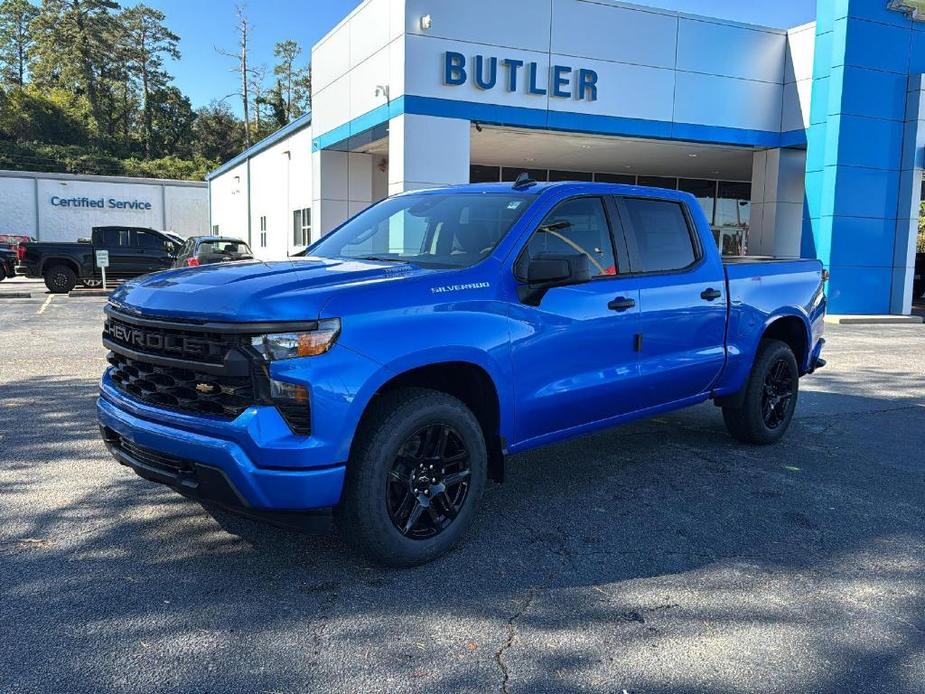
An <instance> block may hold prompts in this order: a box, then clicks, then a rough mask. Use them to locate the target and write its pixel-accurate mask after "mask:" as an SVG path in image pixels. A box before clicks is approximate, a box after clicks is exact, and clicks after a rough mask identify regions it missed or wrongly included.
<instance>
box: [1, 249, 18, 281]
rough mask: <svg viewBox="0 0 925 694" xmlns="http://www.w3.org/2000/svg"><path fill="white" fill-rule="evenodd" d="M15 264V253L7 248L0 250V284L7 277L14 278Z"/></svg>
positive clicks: (16, 259) (16, 258)
mask: <svg viewBox="0 0 925 694" xmlns="http://www.w3.org/2000/svg"><path fill="white" fill-rule="evenodd" d="M17 262H18V256H17V254H16V251H14V250H10V249H9V248H0V282H2V281H3V280H5V279H6V278H7V277H14V276H15V275H16V263H17Z"/></svg>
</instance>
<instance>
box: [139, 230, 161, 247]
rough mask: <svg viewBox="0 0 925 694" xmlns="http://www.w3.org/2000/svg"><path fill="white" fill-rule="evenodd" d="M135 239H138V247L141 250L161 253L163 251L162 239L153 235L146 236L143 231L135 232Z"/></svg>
mask: <svg viewBox="0 0 925 694" xmlns="http://www.w3.org/2000/svg"><path fill="white" fill-rule="evenodd" d="M135 235H136V238H137V239H138V241H137V243H138V247H139V248H143V249H144V250H146V251H162V250H164V239H162V238H161V237H160V236H156V235H154V234H148V233H145V232H144V231H136V232H135Z"/></svg>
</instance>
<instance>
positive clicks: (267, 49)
mask: <svg viewBox="0 0 925 694" xmlns="http://www.w3.org/2000/svg"><path fill="white" fill-rule="evenodd" d="M454 1H459V0H433V2H434V5H435V6H436V5H438V4H439V3H440V2H454ZM463 1H464V0H463ZM498 1H499V2H504V1H505V0H498ZM534 1H536V2H539V1H540V0H534ZM238 2H239V0H145V4H147V5H150V6H152V7H156V8H158V9H160V10H161V11H163V12H164V13H165V14H166V15H167V25H168V26H169V27H170V28H171V29H172V30H173V31H174V33H176V34H178V35H179V36H180V51H181V53H182V58H181V60H180V61H178V62H174V63H172V64H170V65H169V69H170V71H171V73H172V74H173V75H174V77H175V83H176V85H177V86H178V87H179V88H180V89H181V90H182V91H183V92H184V93H185V94H187V95H188V96H189V97H190V99H191V100H192V102H193V106H194V107H196V108H198V107H199V106H205V105H207V104H208V103H209V102H210V101H212V100H221V99H226V103H227V104H228V105H229V106H230V107H232V108H233V109H234V110H235V112H237V113H239V114H240V110H241V106H240V98H239V97H237V96H229V95H232V94H236V93H237V92H238V90H239V87H238V82H237V81H238V78H237V76H236V75H235V74H234V73H232V72H231V71H230V68H232V67H233V66H234V61H233V60H232V59H231V58H227V57H225V56H222V55H220V54H219V53H218V52H217V51H216V48H220V49H223V50H227V51H230V52H235V51H237V50H238V46H237V41H238V39H237V36H236V33H235V21H236V20H235V12H234V9H235V5H236V4H238ZM636 2H637V4H642V5H650V6H654V7H662V8H665V9H671V10H678V11H680V12H688V13H691V14H703V15H709V16H714V17H722V18H724V19H730V20H734V21H739V22H747V23H751V24H763V25H767V26H774V27H782V28H784V27H793V26H797V25H799V24H804V23H806V22H808V21H812V19H813V18H814V17H815V14H816V0H773V1H771V2H767V1H766V0H636ZM122 4H123V5H132V4H134V2H132V0H123V2H122ZM358 4H359V0H251V2H250V3H248V4H247V14H248V17H249V19H250V23H251V25H252V35H251V62H252V63H254V64H256V65H261V64H264V65H266V66H267V74H268V79H269V76H270V75H272V69H273V62H274V59H273V46H274V44H276V42H278V41H284V40H286V39H292V40H294V41H296V42H298V43H299V44H300V45H301V46H302V47H303V50H304V56H303V58H302V59H303V61H304V62H305V63H307V62H308V57H309V52H310V49H311V46H312V44H314V43H315V42H316V41H318V39H320V38H321V37H322V36H324V35H325V34H326V33H327V32H328V31H329V30H330V29H331V28H332V27H333V26H334V25H335V24H337V23H338V22H339V21H340V20H341V19H343V18H344V17H345V16H346V15H347V14H348V13H349V12H350V10H352V9H353V8H354V7H355V6H356V5H358Z"/></svg>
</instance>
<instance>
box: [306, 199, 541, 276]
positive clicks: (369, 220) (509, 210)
mask: <svg viewBox="0 0 925 694" xmlns="http://www.w3.org/2000/svg"><path fill="white" fill-rule="evenodd" d="M531 197H532V196H530V195H524V194H520V193H447V194H439V193H431V194H417V195H400V196H398V197H395V198H389V199H388V200H384V201H382V202H380V203H379V204H377V205H373V206H372V207H370V208H369V209H367V210H365V211H364V212H361V213H360V214H358V215H357V216H356V217H354V218H353V219H351V220H349V221H348V222H346V223H345V224H344V225H343V226H341V227H340V228H339V229H337V230H336V231H334V232H333V233H331V234H330V235H328V236H326V237H324V238H323V239H321V240H320V241H318V242H317V243H316V244H315V245H313V246H311V247H310V248H309V249H308V250H307V251H306V253H305V255H307V256H316V257H322V258H351V259H364V260H385V261H391V260H394V261H396V262H411V263H416V264H419V265H423V266H426V267H446V268H462V267H468V266H470V265H473V264H475V263H477V262H478V261H480V260H482V259H483V258H485V257H486V256H487V255H488V254H489V253H491V252H492V250H494V248H495V246H497V245H498V242H499V241H501V239H502V238H504V235H505V234H506V233H507V232H508V230H510V228H511V226H512V225H513V224H514V222H515V221H517V219H518V218H519V217H520V215H521V214H523V212H524V210H526V209H527V207H529V204H530V198H531Z"/></svg>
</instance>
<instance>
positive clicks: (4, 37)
mask: <svg viewBox="0 0 925 694" xmlns="http://www.w3.org/2000/svg"><path fill="white" fill-rule="evenodd" d="M179 43H180V37H179V36H177V35H176V34H174V33H173V32H172V31H170V29H169V28H168V26H167V18H166V16H165V15H164V13H163V12H161V11H160V10H157V9H154V8H151V7H148V6H147V5H144V4H136V5H132V6H130V7H125V8H123V7H121V6H120V5H119V4H118V3H117V2H116V1H115V0H40V1H39V0H0V168H6V169H19V170H27V169H28V170H39V171H56V172H67V173H87V174H115V175H129V176H154V177H157V178H197V179H201V178H202V177H203V176H204V175H205V174H206V173H207V172H208V171H209V170H211V169H212V168H214V167H215V166H217V165H218V164H219V163H221V162H222V161H227V160H228V159H230V158H231V157H233V156H235V155H236V154H238V153H239V152H240V151H241V150H242V149H243V148H244V146H245V141H246V136H245V124H244V122H243V121H242V120H241V119H239V118H237V117H236V116H235V115H234V114H233V113H232V112H231V110H230V109H228V107H227V106H225V105H223V104H221V103H216V102H213V103H212V104H210V105H209V106H208V107H205V108H201V109H198V110H197V111H194V110H193V108H192V105H191V104H190V101H189V99H188V98H187V97H186V95H184V94H183V93H182V92H181V91H180V90H179V89H177V87H176V86H174V85H173V84H172V81H173V78H172V76H171V75H170V74H169V72H168V71H167V69H166V64H167V61H168V60H175V59H178V58H179V57H180V50H179ZM301 55H302V49H301V48H300V47H299V45H298V44H297V43H296V42H294V41H283V42H281V43H279V44H277V46H276V50H275V56H276V58H277V61H278V63H277V65H276V66H275V67H274V68H273V76H274V78H273V81H271V82H270V84H269V86H267V85H266V84H265V74H266V69H265V68H264V67H258V68H251V69H248V70H247V71H246V72H245V74H246V75H247V76H248V84H249V85H250V86H251V95H250V97H249V99H248V103H249V104H250V106H251V108H250V113H251V115H252V116H253V119H252V122H250V123H249V127H250V130H251V132H253V133H255V134H256V136H257V138H260V137H264V136H266V135H268V134H270V133H271V132H273V131H275V130H276V129H278V128H279V127H281V126H283V125H285V124H286V123H288V122H289V121H291V120H292V119H293V118H296V117H298V116H300V115H302V114H303V113H304V112H305V110H306V109H307V108H308V107H309V103H308V99H309V91H310V84H311V73H310V70H309V68H308V67H307V66H305V67H300V66H299V65H298V62H299V58H300V56H301Z"/></svg>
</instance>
